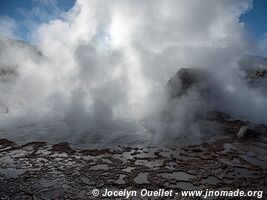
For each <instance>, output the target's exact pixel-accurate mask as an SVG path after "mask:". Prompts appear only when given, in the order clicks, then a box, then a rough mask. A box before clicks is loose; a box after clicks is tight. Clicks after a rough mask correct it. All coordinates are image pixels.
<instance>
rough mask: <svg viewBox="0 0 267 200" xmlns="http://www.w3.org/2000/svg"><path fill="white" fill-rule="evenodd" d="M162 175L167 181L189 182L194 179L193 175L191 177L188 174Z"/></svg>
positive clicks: (173, 173)
mask: <svg viewBox="0 0 267 200" xmlns="http://www.w3.org/2000/svg"><path fill="white" fill-rule="evenodd" d="M160 175H161V176H162V177H163V178H166V179H176V180H180V181H188V180H190V179H191V178H194V176H193V175H190V174H188V173H186V172H172V173H161V174H160Z"/></svg>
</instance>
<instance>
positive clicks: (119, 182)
mask: <svg viewBox="0 0 267 200" xmlns="http://www.w3.org/2000/svg"><path fill="white" fill-rule="evenodd" d="M125 177H126V175H124V174H120V177H119V179H118V180H116V181H115V182H116V183H118V184H125V181H124V180H123V179H124V178H125Z"/></svg>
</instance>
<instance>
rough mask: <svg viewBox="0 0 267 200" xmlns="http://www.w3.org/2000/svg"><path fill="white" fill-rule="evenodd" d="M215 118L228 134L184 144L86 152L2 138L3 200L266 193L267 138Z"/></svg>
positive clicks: (0, 177)
mask: <svg viewBox="0 0 267 200" xmlns="http://www.w3.org/2000/svg"><path fill="white" fill-rule="evenodd" d="M216 120H217V121H220V123H221V124H224V128H225V131H226V130H227V131H228V132H229V134H225V135H223V136H221V137H219V138H218V139H216V140H214V141H210V140H208V141H209V142H208V141H205V140H203V141H202V142H201V143H199V144H194V145H192V144H191V145H183V146H182V145H180V146H179V145H172V146H166V147H158V146H144V147H136V148H134V147H128V146H120V145H118V146H117V147H116V148H110V149H87V150H85V149H78V148H72V147H71V146H70V145H69V144H68V143H59V144H55V145H49V144H46V143H45V142H32V143H27V144H24V145H18V144H16V143H14V142H12V141H9V140H7V139H1V140H0V163H1V166H0V183H1V184H0V199H1V200H8V199H95V198H94V197H93V196H92V189H94V188H98V189H100V190H103V189H105V188H108V189H110V190H112V189H126V188H127V189H135V190H138V189H142V188H146V189H151V190H153V189H154V190H155V189H159V188H165V189H174V190H175V191H180V190H205V189H210V190H211V189H214V190H215V189H216V190H218V189H224V190H235V189H240V190H263V191H264V193H265V194H264V195H266V191H267V170H266V169H267V157H266V155H267V137H266V136H265V135H263V136H261V137H257V138H251V139H247V140H239V139H237V138H236V136H235V135H234V134H231V131H232V132H233V133H234V132H236V131H237V130H238V129H239V128H240V127H241V126H242V125H244V123H245V122H242V121H238V120H237V121H227V120H225V119H223V120H221V119H219V118H218V119H216ZM109 199H110V198H109ZM163 199H166V198H163ZM246 199H249V198H246ZM253 199H255V197H254V198H253Z"/></svg>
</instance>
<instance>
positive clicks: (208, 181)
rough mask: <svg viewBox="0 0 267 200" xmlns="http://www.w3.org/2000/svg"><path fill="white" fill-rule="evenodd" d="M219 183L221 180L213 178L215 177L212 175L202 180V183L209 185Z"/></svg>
mask: <svg viewBox="0 0 267 200" xmlns="http://www.w3.org/2000/svg"><path fill="white" fill-rule="evenodd" d="M219 182H220V180H219V179H218V178H217V177H216V176H213V175H210V176H208V177H207V178H203V179H201V183H203V184H209V185H216V184H217V183H219Z"/></svg>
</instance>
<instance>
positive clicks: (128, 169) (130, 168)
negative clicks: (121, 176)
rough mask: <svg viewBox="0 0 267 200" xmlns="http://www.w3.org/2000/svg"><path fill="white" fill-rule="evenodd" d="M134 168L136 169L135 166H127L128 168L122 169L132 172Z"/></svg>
mask: <svg viewBox="0 0 267 200" xmlns="http://www.w3.org/2000/svg"><path fill="white" fill-rule="evenodd" d="M134 169H135V167H127V168H125V169H123V170H122V171H124V172H128V173H130V172H131V171H132V170H134Z"/></svg>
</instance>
